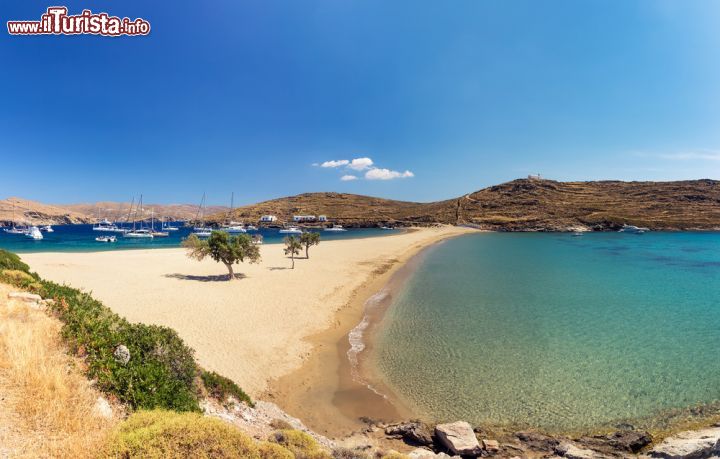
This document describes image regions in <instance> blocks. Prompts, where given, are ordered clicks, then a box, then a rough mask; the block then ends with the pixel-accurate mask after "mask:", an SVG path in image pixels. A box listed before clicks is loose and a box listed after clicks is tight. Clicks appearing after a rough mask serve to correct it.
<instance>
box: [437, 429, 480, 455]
mask: <svg viewBox="0 0 720 459" xmlns="http://www.w3.org/2000/svg"><path fill="white" fill-rule="evenodd" d="M435 436H436V437H437V438H438V440H439V441H440V442H441V443H442V444H443V446H445V447H446V448H447V449H448V450H449V451H450V452H451V453H453V454H458V455H460V456H479V455H480V453H481V452H482V449H481V448H480V443H478V440H477V437H476V436H475V432H473V428H472V426H471V425H470V424H468V423H467V422H465V421H457V422H452V423H449V424H438V425H437V426H435Z"/></svg>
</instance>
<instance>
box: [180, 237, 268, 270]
mask: <svg viewBox="0 0 720 459" xmlns="http://www.w3.org/2000/svg"><path fill="white" fill-rule="evenodd" d="M182 245H183V247H185V248H186V249H187V250H188V254H187V255H188V256H189V257H190V258H194V259H196V260H204V259H205V258H206V257H210V258H212V259H213V260H215V261H216V262H218V263H222V264H224V265H225V267H226V268H227V269H228V279H233V278H234V277H235V273H234V272H233V265H234V264H237V263H241V262H244V261H245V260H247V261H248V262H250V263H258V262H259V261H260V248H259V247H258V246H257V245H256V244H254V243H253V240H252V238H251V237H250V236H248V235H247V234H239V235H237V236H231V235H229V234H228V233H226V232H224V231H213V232H212V233H210V237H209V238H207V240H202V239H200V238H199V237H197V236H196V235H194V234H191V235H190V236H188V238H187V239H185V240H184V241H183V243H182Z"/></svg>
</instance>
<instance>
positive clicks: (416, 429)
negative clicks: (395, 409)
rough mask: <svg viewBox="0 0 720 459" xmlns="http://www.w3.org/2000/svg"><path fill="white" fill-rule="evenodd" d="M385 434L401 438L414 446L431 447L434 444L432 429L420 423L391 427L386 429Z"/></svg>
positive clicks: (407, 423)
mask: <svg viewBox="0 0 720 459" xmlns="http://www.w3.org/2000/svg"><path fill="white" fill-rule="evenodd" d="M385 434H387V435H391V436H394V437H400V438H402V439H403V440H405V441H406V442H408V443H411V444H414V445H422V446H430V445H432V443H433V439H432V432H431V430H430V428H429V427H428V426H427V425H426V424H424V423H422V422H419V421H413V422H404V423H402V424H396V425H392V426H389V427H387V428H386V429H385Z"/></svg>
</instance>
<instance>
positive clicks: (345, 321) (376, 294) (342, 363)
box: [263, 228, 478, 438]
mask: <svg viewBox="0 0 720 459" xmlns="http://www.w3.org/2000/svg"><path fill="white" fill-rule="evenodd" d="M477 231H478V230H475V229H467V228H465V231H461V232H457V233H451V234H445V235H442V236H440V237H438V238H435V239H432V240H429V241H427V243H425V244H420V245H415V246H413V247H411V248H410V249H408V250H407V251H406V252H405V253H403V254H402V255H401V256H399V257H396V258H395V259H394V260H392V263H388V264H387V265H385V266H383V267H382V272H377V273H375V275H373V276H370V277H369V278H368V279H366V281H365V282H364V283H363V284H362V285H361V286H360V287H358V288H357V289H356V290H355V291H354V292H353V294H352V298H351V300H350V301H349V302H348V303H347V304H346V305H345V306H344V307H342V308H341V309H339V310H338V311H337V312H336V314H335V318H334V321H333V324H332V326H331V327H330V328H328V329H325V330H323V331H321V332H319V333H316V334H314V335H312V336H310V337H309V338H308V341H309V342H310V343H311V344H312V346H313V347H312V352H311V353H310V354H309V355H308V357H307V359H306V360H305V361H304V363H303V365H302V366H301V367H300V368H298V369H296V370H294V371H292V372H291V373H288V374H286V375H284V376H282V377H280V378H277V379H275V380H274V381H272V382H271V384H270V389H269V390H268V391H267V392H266V393H265V394H263V395H264V397H266V398H267V399H270V400H271V401H274V402H276V403H278V405H279V406H280V407H282V408H283V409H284V410H285V411H286V412H288V414H290V415H291V416H296V417H298V418H300V419H302V420H303V422H304V423H305V424H306V425H308V427H310V428H311V429H312V430H314V431H315V432H318V433H320V434H322V435H326V436H329V437H335V438H339V437H343V436H349V435H351V434H353V433H356V432H358V431H360V430H361V429H363V428H365V427H367V422H366V421H371V422H378V421H382V422H384V423H389V422H399V421H403V420H406V419H409V418H412V417H416V416H417V413H416V412H415V411H414V410H413V409H411V408H410V407H409V405H408V404H407V403H406V402H404V401H403V399H402V398H401V397H400V396H398V395H397V394H395V392H394V391H393V390H392V389H391V388H390V387H388V386H387V385H386V384H384V383H383V381H382V379H381V378H379V377H377V376H376V374H375V372H374V371H373V370H372V369H370V368H368V366H367V362H366V359H367V356H368V355H370V353H371V352H372V341H373V339H372V337H373V334H374V333H375V331H376V328H377V326H378V325H379V322H380V321H381V320H382V317H383V316H384V314H385V311H386V310H387V307H388V306H390V304H391V303H392V299H393V296H394V295H395V294H396V293H397V292H398V291H399V289H401V288H402V287H403V285H404V283H405V282H406V281H407V279H408V278H409V277H410V276H411V275H412V273H413V272H414V270H415V268H416V267H417V265H418V264H419V263H420V261H421V258H422V256H423V254H424V253H425V252H426V251H427V250H428V249H431V248H432V247H435V246H436V245H437V244H440V243H442V242H443V241H445V240H447V239H450V238H453V237H458V236H462V235H466V234H472V233H475V232H477ZM363 325H364V326H363ZM358 326H360V327H361V328H362V338H361V340H362V341H361V342H362V345H363V346H364V348H363V349H362V351H361V353H360V354H359V355H358V362H357V366H356V367H355V368H353V366H352V365H351V362H350V355H349V352H350V351H351V350H352V346H353V344H351V341H350V339H349V338H350V334H351V333H353V332H355V331H357V329H358ZM355 344H356V345H357V344H359V342H357V341H356V342H355ZM356 355H357V354H356Z"/></svg>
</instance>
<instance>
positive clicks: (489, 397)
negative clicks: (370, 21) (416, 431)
mask: <svg viewBox="0 0 720 459" xmlns="http://www.w3.org/2000/svg"><path fill="white" fill-rule="evenodd" d="M375 349H376V351H375V355H374V357H373V360H374V361H375V364H376V366H377V368H378V370H379V371H380V374H381V375H382V376H383V379H384V380H385V382H386V383H387V384H389V386H390V387H391V388H393V389H394V391H395V392H397V393H398V394H399V395H400V396H401V397H402V398H404V399H405V400H406V402H408V403H410V404H411V405H412V406H415V407H416V408H417V410H418V412H419V413H421V414H425V415H426V416H428V417H431V418H434V419H436V420H441V421H454V420H457V419H465V420H468V421H470V422H473V423H476V424H495V425H513V426H530V427H539V428H544V429H548V430H577V429H592V428H597V427H601V426H609V425H613V424H616V423H618V422H622V421H628V420H630V421H631V422H633V423H635V422H636V421H638V422H644V423H645V424H643V425H649V426H653V425H661V422H662V418H663V417H664V416H666V414H667V413H670V412H682V409H683V408H687V407H691V406H695V405H704V406H708V404H717V402H718V401H719V400H720V361H719V360H718V355H720V354H719V353H720V234H719V233H647V234H645V235H642V236H639V235H632V234H623V233H593V234H586V235H584V236H582V237H572V236H570V235H565V234H503V233H488V234H477V235H470V236H465V237H460V238H457V239H453V240H449V241H447V242H445V243H442V244H440V245H438V246H437V247H434V248H432V249H430V251H429V252H428V253H427V254H426V257H425V258H424V260H423V261H422V262H421V264H420V267H419V268H418V270H417V272H416V273H415V274H414V275H413V276H412V278H411V279H410V280H409V281H408V283H407V284H406V285H405V287H404V289H403V290H402V291H401V292H399V293H398V295H396V297H395V300H394V302H393V304H392V305H391V306H390V309H389V310H388V312H387V314H386V316H385V318H384V319H383V322H382V323H381V327H380V330H379V333H378V336H377V346H376V348H375ZM658 423H660V424H658Z"/></svg>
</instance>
